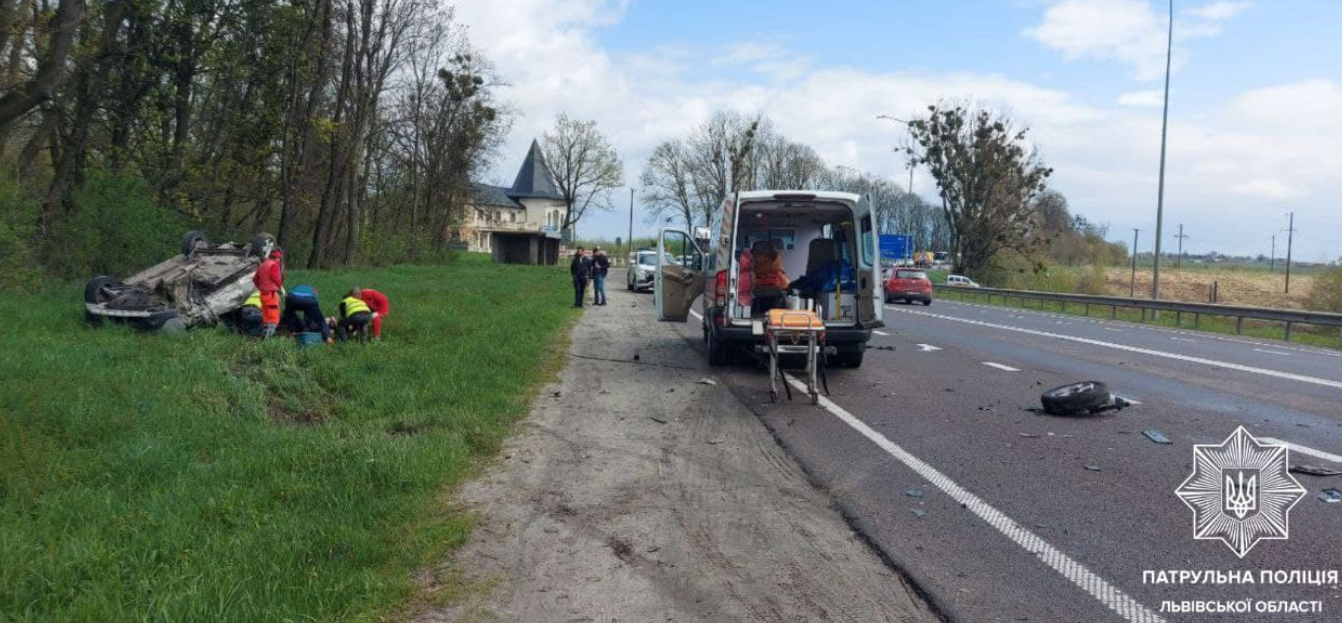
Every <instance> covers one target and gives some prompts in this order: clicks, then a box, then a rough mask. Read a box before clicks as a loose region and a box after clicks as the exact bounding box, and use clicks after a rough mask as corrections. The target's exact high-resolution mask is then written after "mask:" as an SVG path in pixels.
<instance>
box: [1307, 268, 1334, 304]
mask: <svg viewBox="0 0 1342 623" xmlns="http://www.w3.org/2000/svg"><path fill="white" fill-rule="evenodd" d="M1305 306H1306V307H1308V308H1309V309H1312V310H1314V311H1330V312H1338V313H1342V266H1333V267H1331V268H1328V269H1327V270H1324V271H1321V272H1319V273H1316V274H1315V275H1314V285H1313V286H1310V288H1309V298H1308V299H1306V301H1305Z"/></svg>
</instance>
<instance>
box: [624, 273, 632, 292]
mask: <svg viewBox="0 0 1342 623" xmlns="http://www.w3.org/2000/svg"><path fill="white" fill-rule="evenodd" d="M624 287H626V288H628V289H629V291H630V292H633V291H634V280H633V279H630V278H628V276H626V277H625V280H624Z"/></svg>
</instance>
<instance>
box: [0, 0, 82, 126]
mask: <svg viewBox="0 0 1342 623" xmlns="http://www.w3.org/2000/svg"><path fill="white" fill-rule="evenodd" d="M6 4H8V3H6ZM6 12H7V13H8V12H9V10H8V9H6ZM12 19H13V18H12V16H11V17H10V18H8V19H7V20H6V21H10V20H12ZM83 21H84V0H61V3H60V5H59V6H57V7H56V21H55V26H54V27H53V32H52V33H51V38H50V43H48V45H47V50H46V55H45V56H44V57H43V58H42V60H41V62H40V63H39V64H38V67H37V73H36V74H34V75H33V77H32V78H29V79H28V80H27V81H26V82H24V83H22V84H19V85H17V87H16V88H14V89H13V90H12V91H10V92H8V93H6V94H4V95H3V96H0V128H4V127H5V126H8V125H9V124H10V123H12V122H13V121H14V120H15V119H18V118H19V117H21V116H23V115H24V114H25V113H27V112H28V111H30V110H32V109H33V108H35V107H36V106H37V105H38V104H41V103H42V102H45V101H47V99H48V98H50V97H51V95H52V93H54V92H55V91H56V89H57V88H59V87H60V86H61V85H62V84H63V83H64V82H65V79H66V78H67V77H68V76H69V73H70V72H69V68H68V67H67V66H66V59H67V58H68V57H69V56H70V49H71V47H73V45H74V42H75V35H76V34H78V32H79V26H80V24H81V23H82V22H83ZM9 29H10V28H9V25H8V24H6V31H8V30H9ZM19 44H20V42H19V41H18V40H15V41H14V45H16V46H17V45H19ZM0 47H3V46H0Z"/></svg>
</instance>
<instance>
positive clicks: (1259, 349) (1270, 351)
mask: <svg viewBox="0 0 1342 623" xmlns="http://www.w3.org/2000/svg"><path fill="white" fill-rule="evenodd" d="M1253 352H1255V353H1267V354H1269V355H1281V356H1282V357H1290V356H1291V353H1283V352H1281V351H1279V350H1268V349H1266V348H1255V349H1253Z"/></svg>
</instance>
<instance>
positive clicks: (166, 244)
mask: <svg viewBox="0 0 1342 623" xmlns="http://www.w3.org/2000/svg"><path fill="white" fill-rule="evenodd" d="M73 201H74V209H73V212H72V213H71V214H70V215H69V216H67V217H66V218H65V219H63V220H62V221H61V222H60V223H58V224H57V225H56V226H55V227H54V228H53V229H52V232H51V237H50V239H49V240H48V241H47V243H46V245H45V249H44V251H45V253H44V255H45V256H46V257H47V258H48V260H49V261H48V264H49V266H50V267H51V268H52V270H53V271H54V272H56V273H57V274H59V275H61V276H65V277H75V278H83V277H88V276H91V275H113V276H118V277H125V276H128V275H130V274H131V273H134V272H135V271H137V270H140V269H143V268H145V267H148V266H151V265H153V264H156V263H158V262H160V261H162V260H163V259H164V258H167V257H170V256H171V255H172V254H173V253H175V252H177V250H178V249H179V246H178V245H179V244H180V242H181V240H182V234H184V233H186V231H187V229H189V224H188V223H187V221H186V219H185V218H184V217H183V216H181V215H180V214H177V213H176V212H172V211H170V210H166V209H163V208H160V207H158V206H157V205H155V203H154V200H153V196H152V193H151V191H150V190H149V185H148V184H147V183H145V181H144V180H143V179H141V178H140V177H138V176H136V175H133V174H129V173H112V172H107V171H93V172H90V175H89V178H88V180H87V181H86V182H85V183H84V184H83V186H81V187H80V188H79V189H78V190H76V191H75V193H74V195H73Z"/></svg>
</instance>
